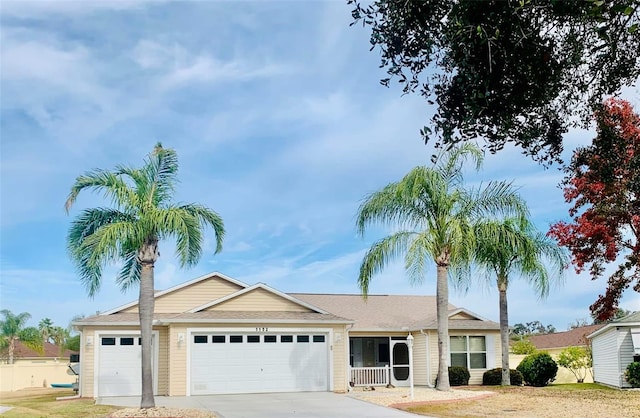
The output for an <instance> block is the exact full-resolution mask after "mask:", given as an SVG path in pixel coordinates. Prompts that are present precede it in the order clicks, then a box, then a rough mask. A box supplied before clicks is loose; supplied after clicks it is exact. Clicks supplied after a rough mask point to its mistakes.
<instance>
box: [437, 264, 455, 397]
mask: <svg viewBox="0 0 640 418" xmlns="http://www.w3.org/2000/svg"><path fill="white" fill-rule="evenodd" d="M447 267H448V266H447V264H444V263H438V268H437V275H436V278H437V279H436V280H437V282H436V309H437V317H438V359H439V360H438V383H437V384H436V389H438V390H445V391H448V390H451V387H450V386H449V367H448V364H449V361H448V356H449V284H448V281H447V280H448V273H447Z"/></svg>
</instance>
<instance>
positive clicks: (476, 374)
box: [429, 330, 502, 385]
mask: <svg viewBox="0 0 640 418" xmlns="http://www.w3.org/2000/svg"><path fill="white" fill-rule="evenodd" d="M456 335H468V336H482V335H484V336H487V335H490V336H492V337H493V346H492V348H493V356H492V360H493V367H489V366H492V364H491V360H490V359H489V358H487V369H471V370H469V374H470V375H471V377H470V378H469V384H470V385H481V384H482V375H483V374H484V372H486V371H487V370H488V369H490V368H494V367H500V363H501V361H502V360H501V355H500V331H498V330H495V331H493V330H486V331H476V330H468V331H466V330H465V331H461V330H449V337H452V336H456ZM429 351H430V353H429V354H430V358H431V376H430V377H431V381H430V384H432V385H435V381H436V377H437V376H438V333H437V331H435V330H431V331H429ZM490 353H491V348H490V347H487V356H490V355H491V354H490ZM447 358H449V356H448V355H447Z"/></svg>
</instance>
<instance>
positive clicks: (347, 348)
mask: <svg viewBox="0 0 640 418" xmlns="http://www.w3.org/2000/svg"><path fill="white" fill-rule="evenodd" d="M351 328H353V324H347V325H346V326H345V328H344V330H345V338H346V341H345V343H344V346H345V349H344V351H345V353H346V356H345V363H346V368H345V370H346V371H347V372H346V373H345V384H346V387H347V393H348V392H351V390H352V387H351V363H350V362H349V359H350V358H351V344H350V343H349V340H350V338H349V330H350V329H351Z"/></svg>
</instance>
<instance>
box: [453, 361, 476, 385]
mask: <svg viewBox="0 0 640 418" xmlns="http://www.w3.org/2000/svg"><path fill="white" fill-rule="evenodd" d="M470 377H471V375H470V374H469V370H467V368H466V367H461V366H452V367H449V384H450V385H451V386H467V385H468V384H469V378H470Z"/></svg>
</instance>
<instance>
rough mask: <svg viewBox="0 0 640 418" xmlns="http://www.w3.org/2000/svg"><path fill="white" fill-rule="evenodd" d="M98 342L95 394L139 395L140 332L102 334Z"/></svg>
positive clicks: (140, 382)
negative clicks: (121, 334) (116, 334)
mask: <svg viewBox="0 0 640 418" xmlns="http://www.w3.org/2000/svg"><path fill="white" fill-rule="evenodd" d="M132 340H133V341H132ZM98 344H99V346H98V350H99V353H98V358H99V359H98V360H99V361H98V370H97V372H96V373H97V381H98V385H97V394H98V396H100V397H108V396H139V395H140V394H141V392H142V373H141V358H142V351H141V346H140V345H139V336H138V335H123V336H107V337H101V338H100V339H99V341H98ZM131 344H132V345H131ZM152 352H153V351H152ZM152 358H153V357H152ZM152 361H153V360H152ZM154 373H155V372H154ZM154 391H155V390H154Z"/></svg>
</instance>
